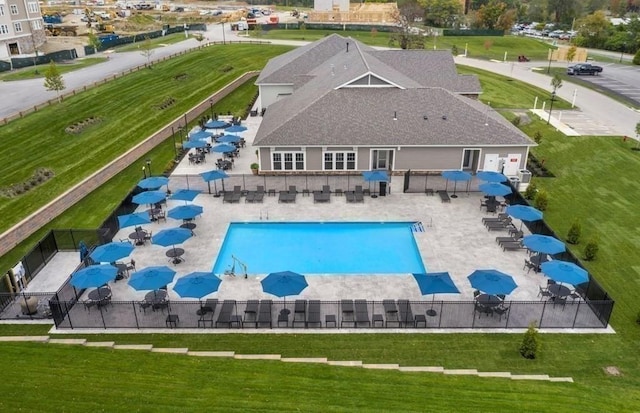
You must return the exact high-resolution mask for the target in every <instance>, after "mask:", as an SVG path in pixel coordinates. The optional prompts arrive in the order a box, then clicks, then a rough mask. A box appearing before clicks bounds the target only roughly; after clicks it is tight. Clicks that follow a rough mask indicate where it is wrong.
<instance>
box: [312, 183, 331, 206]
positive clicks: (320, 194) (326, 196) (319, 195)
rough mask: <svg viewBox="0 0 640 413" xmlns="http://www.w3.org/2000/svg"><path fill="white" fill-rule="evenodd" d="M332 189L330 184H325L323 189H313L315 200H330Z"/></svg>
mask: <svg viewBox="0 0 640 413" xmlns="http://www.w3.org/2000/svg"><path fill="white" fill-rule="evenodd" d="M330 201H331V189H330V187H329V185H324V186H323V187H322V191H313V202H314V203H315V202H330Z"/></svg>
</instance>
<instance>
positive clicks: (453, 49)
mask: <svg viewBox="0 0 640 413" xmlns="http://www.w3.org/2000/svg"><path fill="white" fill-rule="evenodd" d="M451 54H452V55H454V56H457V55H458V46H456V45H455V44H454V45H453V46H451Z"/></svg>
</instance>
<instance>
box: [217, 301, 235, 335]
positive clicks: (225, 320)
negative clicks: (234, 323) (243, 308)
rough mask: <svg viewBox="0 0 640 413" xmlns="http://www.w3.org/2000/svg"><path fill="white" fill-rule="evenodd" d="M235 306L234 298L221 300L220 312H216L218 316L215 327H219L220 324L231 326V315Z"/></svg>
mask: <svg viewBox="0 0 640 413" xmlns="http://www.w3.org/2000/svg"><path fill="white" fill-rule="evenodd" d="M235 306H236V302H235V300H224V301H223V302H222V308H221V309H220V314H218V318H217V319H216V327H219V326H220V324H223V325H224V324H226V326H227V327H229V328H230V327H231V316H232V315H233V310H234V308H235Z"/></svg>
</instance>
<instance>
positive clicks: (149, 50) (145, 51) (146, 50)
mask: <svg viewBox="0 0 640 413" xmlns="http://www.w3.org/2000/svg"><path fill="white" fill-rule="evenodd" d="M140 50H142V52H141V54H142V55H143V56H144V57H146V58H147V65H148V66H149V67H151V55H153V45H152V44H151V39H150V38H149V36H145V37H144V42H142V46H140Z"/></svg>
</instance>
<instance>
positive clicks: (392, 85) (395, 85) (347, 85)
mask: <svg viewBox="0 0 640 413" xmlns="http://www.w3.org/2000/svg"><path fill="white" fill-rule="evenodd" d="M365 76H375V77H377V78H378V79H380V80H382V81H383V82H387V83H388V84H389V86H382V87H397V88H398V89H406V88H404V87H402V86H400V85H399V84H397V83H395V82H392V81H390V80H389V79H386V78H384V77H382V76H380V75H378V74H376V73H373V72H372V71H368V72H366V73H364V74H362V75H360V76H358V77H356V78H353V79H351V80H349V81H347V82H345V83H343V84H341V85H339V86H336V87H334V88H333V89H334V90H337V89H342V88H350V87H380V85H368V86H367V85H364V86H352V85H350V84H351V83H353V82H356V81H358V80H360V79H362V78H363V77H365Z"/></svg>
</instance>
